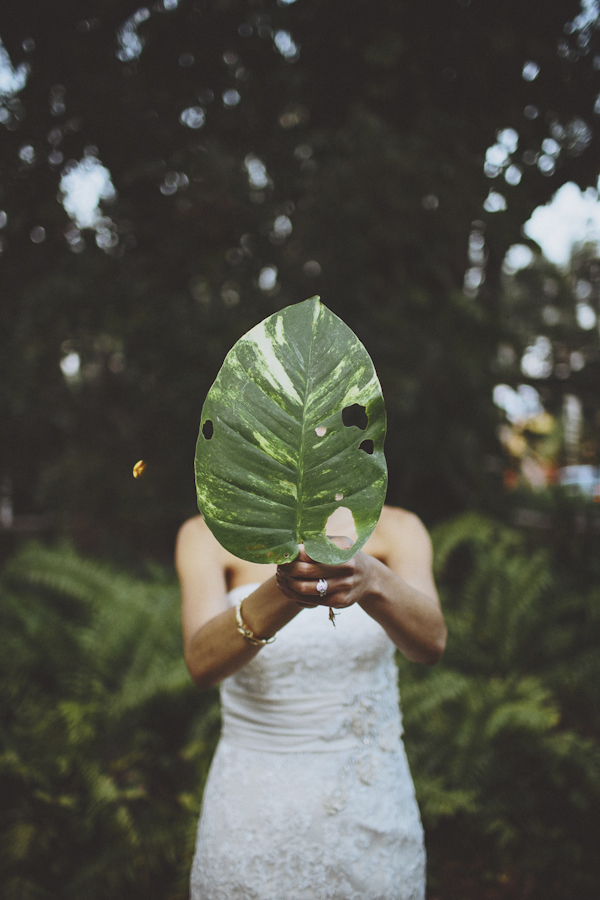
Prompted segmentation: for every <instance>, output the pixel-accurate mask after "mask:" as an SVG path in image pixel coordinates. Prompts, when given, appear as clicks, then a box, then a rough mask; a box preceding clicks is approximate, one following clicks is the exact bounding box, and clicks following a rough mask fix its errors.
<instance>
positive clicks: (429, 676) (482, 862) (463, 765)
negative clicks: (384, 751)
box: [401, 514, 600, 900]
mask: <svg viewBox="0 0 600 900" xmlns="http://www.w3.org/2000/svg"><path fill="white" fill-rule="evenodd" d="M434 544H435V550H436V569H437V578H438V582H439V584H440V587H441V594H442V601H443V605H444V608H445V612H446V617H447V622H448V628H449V639H448V648H447V651H446V654H445V656H444V658H443V660H442V662H441V663H440V664H439V665H438V666H436V667H435V668H434V669H430V670H427V669H423V668H422V667H417V666H414V665H411V664H410V663H407V662H402V663H401V688H402V696H403V705H404V710H405V723H406V730H407V738H406V741H407V748H408V751H409V756H410V759H411V763H412V768H413V772H414V775H415V782H416V786H417V793H418V796H419V800H420V804H421V809H422V813H423V818H424V823H425V827H426V832H427V840H428V848H429V856H430V890H431V896H432V897H436V898H439V900H470V898H473V900H475V898H478V900H479V898H484V897H485V898H489V900H493V898H515V900H516V898H521V897H527V898H528V900H568V898H571V897H572V898H578V900H582V898H592V897H594V898H595V897H596V896H597V893H596V892H597V886H598V884H599V883H600V863H599V856H598V853H597V833H598V831H597V810H598V804H599V802H600V741H599V737H600V728H599V724H600V714H599V706H598V700H599V699H600V697H599V692H600V654H598V652H597V646H598V639H599V637H600V591H599V590H594V591H592V592H588V593H587V594H574V593H571V592H570V591H569V589H568V584H567V579H566V578H565V577H558V575H557V573H556V572H553V571H552V566H551V564H550V559H549V556H548V554H547V553H546V552H545V551H544V550H540V549H537V550H535V551H531V550H529V548H528V547H527V545H526V543H525V541H524V538H523V537H522V536H521V535H520V534H519V533H518V532H516V531H514V530H511V529H508V528H505V527H503V526H501V525H499V524H498V523H495V522H492V521H490V520H488V519H484V518H482V517H480V516H477V515H472V514H469V515H465V516H462V517H460V518H458V519H455V520H453V521H451V522H449V523H447V524H445V525H443V526H440V527H439V528H438V529H437V530H436V531H435V533H434Z"/></svg>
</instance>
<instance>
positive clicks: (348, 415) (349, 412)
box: [342, 403, 369, 431]
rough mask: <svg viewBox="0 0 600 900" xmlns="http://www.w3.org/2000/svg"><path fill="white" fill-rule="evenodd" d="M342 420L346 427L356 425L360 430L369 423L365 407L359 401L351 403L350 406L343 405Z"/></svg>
mask: <svg viewBox="0 0 600 900" xmlns="http://www.w3.org/2000/svg"><path fill="white" fill-rule="evenodd" d="M342 422H343V423H344V425H345V426H346V428H351V427H352V425H356V427H357V428H360V430H361V431H364V430H365V429H366V427H367V425H368V424H369V419H368V416H367V409H366V407H365V406H361V405H360V403H353V404H352V406H345V407H344V408H343V410H342Z"/></svg>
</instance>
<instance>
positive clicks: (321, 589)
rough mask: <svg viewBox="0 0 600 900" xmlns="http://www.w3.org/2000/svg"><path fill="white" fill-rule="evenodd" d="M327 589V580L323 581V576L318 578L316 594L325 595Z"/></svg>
mask: <svg viewBox="0 0 600 900" xmlns="http://www.w3.org/2000/svg"><path fill="white" fill-rule="evenodd" d="M328 589H329V585H328V584H327V582H326V581H325V579H324V578H319V580H318V581H317V593H318V595H319V596H320V597H325V595H326V594H327V591H328Z"/></svg>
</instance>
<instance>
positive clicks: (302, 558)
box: [277, 537, 372, 609]
mask: <svg viewBox="0 0 600 900" xmlns="http://www.w3.org/2000/svg"><path fill="white" fill-rule="evenodd" d="M330 540H332V541H333V542H334V543H336V544H337V545H338V546H339V547H341V548H343V549H348V548H350V547H351V546H352V542H351V541H350V540H349V539H348V538H345V537H332V538H330ZM371 562H372V558H371V557H370V556H367V555H366V554H365V553H361V552H360V551H359V552H358V553H357V554H356V555H355V556H353V557H352V559H349V560H348V562H345V563H341V564H340V565H339V566H326V565H324V564H323V563H317V562H315V561H314V560H312V559H311V558H310V557H309V556H308V555H307V554H306V551H305V550H304V547H302V546H301V547H300V552H299V554H298V556H297V557H296V559H295V560H294V561H293V562H291V563H285V565H281V566H278V567H277V584H278V586H279V589H280V591H281V592H282V593H283V594H284V595H285V596H286V597H288V598H289V599H290V600H295V601H296V603H298V604H299V605H300V606H304V607H311V608H312V607H315V606H330V607H333V608H334V609H345V608H346V607H347V606H352V604H353V603H357V602H358V601H359V600H362V599H363V598H364V596H365V594H366V592H367V589H368V585H369V575H368V573H369V568H370V563H371ZM319 581H326V582H327V590H326V592H325V593H324V594H323V596H321V595H320V593H319V591H318V590H317V583H318V582H319Z"/></svg>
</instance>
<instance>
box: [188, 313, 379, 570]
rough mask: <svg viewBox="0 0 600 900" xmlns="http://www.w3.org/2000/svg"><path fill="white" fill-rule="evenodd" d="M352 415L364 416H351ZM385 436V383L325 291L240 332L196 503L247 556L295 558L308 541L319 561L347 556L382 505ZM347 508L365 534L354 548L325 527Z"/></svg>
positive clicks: (207, 414) (209, 419)
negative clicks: (324, 300) (323, 297)
mask: <svg viewBox="0 0 600 900" xmlns="http://www.w3.org/2000/svg"><path fill="white" fill-rule="evenodd" d="M344 410H345V412H343V411H344ZM352 413H354V414H358V418H357V422H358V424H350V425H348V424H344V422H348V417H349V416H350V417H352ZM361 417H362V420H361ZM384 437H385V408H384V403H383V396H382V393H381V387H380V385H379V381H378V378H377V374H376V372H375V368H374V366H373V363H372V361H371V358H370V357H369V354H368V353H367V351H366V350H365V348H364V346H363V345H362V344H361V342H360V341H359V340H358V338H357V337H356V335H355V334H354V332H353V331H352V330H351V329H350V328H348V326H347V325H345V324H344V322H342V320H341V319H339V318H338V317H337V316H336V315H334V314H333V313H332V312H330V310H328V309H327V308H326V307H325V306H323V305H322V304H321V303H320V301H319V298H318V297H313V298H311V299H310V300H306V301H304V303H298V304H296V305H294V306H288V307H287V308H286V309H283V310H281V311H280V312H277V313H275V314H274V315H272V316H269V318H267V319H265V320H264V321H263V322H260V324H258V325H257V326H256V327H255V328H252V329H251V331H249V332H248V333H247V334H245V335H244V336H243V337H241V338H240V340H239V341H238V342H237V343H236V344H235V346H234V347H233V348H232V349H231V350H230V352H229V353H228V355H227V357H226V359H225V362H224V363H223V366H222V367H221V370H220V372H219V374H218V376H217V378H216V380H215V382H214V384H213V386H212V387H211V389H210V391H209V392H208V395H207V397H206V401H205V403H204V407H203V410H202V418H201V423H200V434H199V436H198V445H197V450H196V487H197V492H198V506H199V508H200V511H201V513H202V515H203V516H204V518H205V520H206V523H207V525H208V526H209V528H210V529H211V531H212V532H213V534H214V535H215V537H216V538H217V540H218V541H219V542H220V543H221V544H222V546H223V547H225V548H226V549H227V550H229V551H231V553H233V554H234V555H235V556H238V557H240V558H241V559H246V560H250V561H252V562H257V563H269V562H275V563H283V562H290V561H291V560H293V559H294V558H295V557H296V556H297V554H298V545H299V544H304V545H305V549H306V552H307V553H308V555H309V556H310V557H311V558H312V559H314V560H315V561H317V562H321V563H328V564H336V563H340V562H344V561H346V560H347V559H349V558H350V557H351V556H353V555H354V554H355V553H356V552H357V551H358V550H360V548H361V547H362V546H363V545H364V543H365V541H366V540H367V538H368V537H369V535H370V534H371V533H372V531H373V529H374V528H375V525H376V524H377V520H378V518H379V515H380V513H381V507H382V505H383V501H384V497H385V490H386V484H387V470H386V464H385V457H384V454H383V441H384ZM341 506H343V507H346V508H348V509H350V510H351V512H352V515H353V517H354V522H355V527H356V532H357V535H358V539H357V541H356V542H355V543H354V545H353V546H352V547H351V548H350V549H348V550H342V549H341V548H339V547H338V546H336V544H334V543H333V542H332V541H331V540H329V538H328V537H327V535H326V533H325V526H326V523H327V520H328V518H329V516H330V515H331V514H332V513H333V512H334V511H335V510H336V509H337V508H338V507H341Z"/></svg>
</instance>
